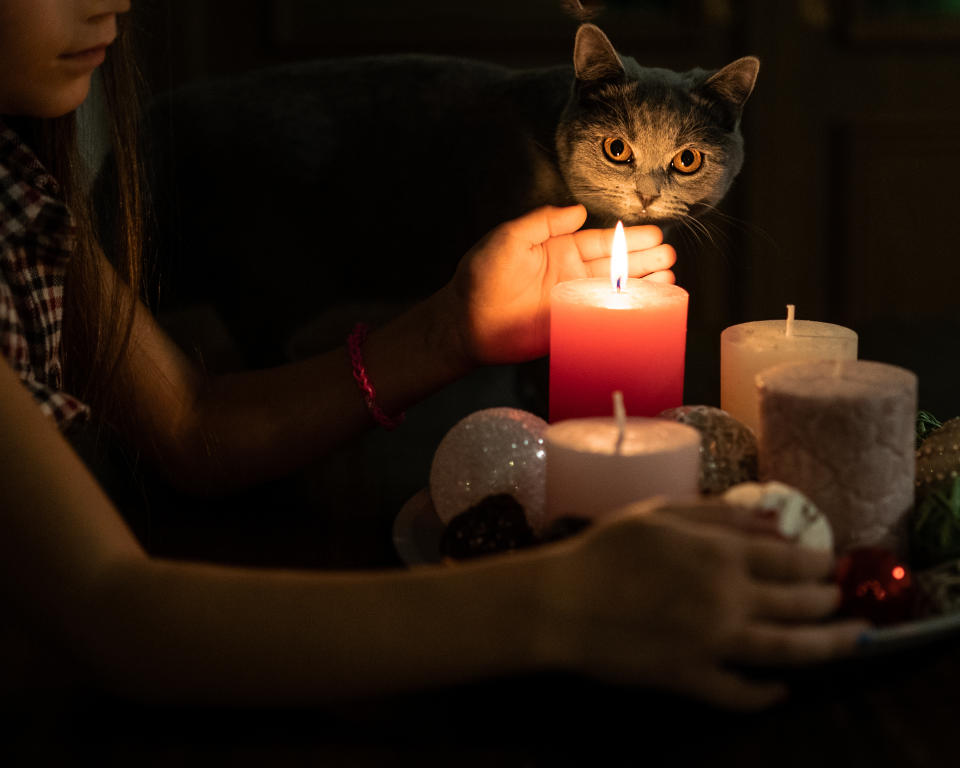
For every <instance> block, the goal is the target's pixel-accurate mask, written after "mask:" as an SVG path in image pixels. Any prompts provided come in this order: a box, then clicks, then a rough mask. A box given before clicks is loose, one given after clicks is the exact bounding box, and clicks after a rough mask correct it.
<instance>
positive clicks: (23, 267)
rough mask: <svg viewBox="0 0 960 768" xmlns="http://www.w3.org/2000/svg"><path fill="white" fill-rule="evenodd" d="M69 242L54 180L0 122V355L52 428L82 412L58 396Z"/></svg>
mask: <svg viewBox="0 0 960 768" xmlns="http://www.w3.org/2000/svg"><path fill="white" fill-rule="evenodd" d="M75 245H76V230H75V227H74V223H73V218H72V217H71V215H70V212H69V211H68V210H67V206H66V204H65V203H64V202H63V200H61V199H60V188H59V186H58V184H57V182H56V181H55V180H54V179H53V177H52V176H50V174H48V173H47V172H46V171H45V170H44V168H43V166H42V165H41V164H40V161H39V160H38V159H37V157H36V155H34V154H33V152H31V151H30V149H29V148H28V147H27V146H25V145H24V144H23V142H22V141H20V138H19V137H18V136H17V134H16V133H14V132H13V131H12V130H11V129H10V128H9V127H7V125H6V124H5V123H4V122H3V121H2V120H0V354H2V355H3V356H4V357H5V358H6V359H7V362H9V363H10V366H11V367H12V368H13V370H14V371H15V372H16V373H17V374H18V375H19V376H20V380H21V381H22V382H23V384H24V386H25V387H26V388H27V389H28V390H30V393H31V394H32V395H33V397H34V399H35V400H36V401H37V404H38V405H39V406H40V410H41V411H42V412H43V413H45V414H47V415H48V416H51V417H53V418H54V419H55V420H56V422H57V426H59V427H60V429H65V428H66V427H67V426H68V425H69V424H70V423H71V422H72V421H73V420H74V419H75V418H77V417H83V418H86V417H87V416H88V415H89V409H88V408H87V406H86V405H84V404H83V403H81V402H80V401H78V400H77V399H76V398H74V397H71V396H70V395H68V394H66V393H65V392H63V391H61V387H62V386H63V370H62V365H61V346H60V345H61V333H62V327H63V284H64V277H65V274H66V268H67V262H68V260H69V259H70V257H71V256H72V254H73V252H74V248H75Z"/></svg>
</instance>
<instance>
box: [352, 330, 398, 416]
mask: <svg viewBox="0 0 960 768" xmlns="http://www.w3.org/2000/svg"><path fill="white" fill-rule="evenodd" d="M369 331H370V329H369V328H368V327H367V324H366V323H357V324H356V325H355V326H353V330H352V331H351V332H350V335H349V336H347V350H348V351H349V352H350V363H351V365H352V366H353V378H354V380H355V381H356V382H357V386H358V387H360V391H361V392H362V393H363V400H364V402H365V403H366V404H367V410H368V411H370V415H371V416H373V418H374V419H375V420H376V422H377V423H378V424H379V425H380V426H382V427H385V428H386V429H396V428H397V427H399V426H400V425H401V424H402V423H403V413H400V414H398V415H397V416H395V417H393V416H388V415H387V414H386V413H385V412H384V410H383V408H381V407H380V406H379V405H377V390H375V389H374V388H373V384H372V383H371V382H370V377H369V376H367V368H366V366H365V365H364V364H363V352H362V351H361V347H362V346H363V342H365V341H366V340H367V333H368V332H369Z"/></svg>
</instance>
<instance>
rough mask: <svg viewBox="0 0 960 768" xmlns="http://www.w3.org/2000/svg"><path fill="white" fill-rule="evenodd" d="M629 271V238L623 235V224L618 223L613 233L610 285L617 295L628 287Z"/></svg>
mask: <svg viewBox="0 0 960 768" xmlns="http://www.w3.org/2000/svg"><path fill="white" fill-rule="evenodd" d="M628 270H629V262H628V260H627V237H626V235H624V233H623V222H622V221H618V222H617V228H616V229H615V230H614V231H613V248H611V249H610V285H611V286H612V287H613V289H614V290H615V291H616V292H617V293H620V290H621V288H622V287H623V286H624V285H626V282H627V274H628Z"/></svg>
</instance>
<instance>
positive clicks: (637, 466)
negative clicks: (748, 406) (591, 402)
mask: <svg viewBox="0 0 960 768" xmlns="http://www.w3.org/2000/svg"><path fill="white" fill-rule="evenodd" d="M543 438H544V446H545V448H546V452H547V483H546V485H547V488H546V516H547V519H548V520H555V519H557V518H559V517H568V516H569V517H586V518H598V517H602V516H604V515H605V514H606V513H608V512H612V511H613V510H615V509H617V508H618V507H622V506H623V505H625V504H629V503H631V502H634V501H640V500H641V499H646V498H649V497H651V496H659V495H661V494H663V495H669V496H687V495H691V494H696V493H697V488H698V486H697V482H698V478H699V474H700V433H699V432H698V431H697V430H696V429H694V428H693V427H690V426H688V425H686V424H680V423H679V422H675V421H670V420H668V419H657V418H647V417H640V416H634V417H627V418H626V419H625V420H624V422H623V423H622V424H618V423H617V419H615V418H610V417H592V418H586V419H567V420H565V421H559V422H557V423H556V424H552V425H551V426H549V427H548V428H547V430H546V431H545V432H544V436H543Z"/></svg>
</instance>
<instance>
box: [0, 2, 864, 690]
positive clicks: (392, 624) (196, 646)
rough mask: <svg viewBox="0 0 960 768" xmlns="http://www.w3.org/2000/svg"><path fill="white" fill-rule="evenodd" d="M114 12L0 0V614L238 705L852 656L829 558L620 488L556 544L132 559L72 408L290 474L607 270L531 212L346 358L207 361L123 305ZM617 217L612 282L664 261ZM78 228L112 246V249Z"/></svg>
mask: <svg viewBox="0 0 960 768" xmlns="http://www.w3.org/2000/svg"><path fill="white" fill-rule="evenodd" d="M128 10H129V3H128V1H127V0H0V115H3V116H4V117H3V118H0V120H2V124H0V349H2V352H3V354H2V355H0V489H2V505H0V600H2V603H0V605H2V606H3V610H4V614H5V618H6V620H7V621H6V623H7V626H8V627H16V628H18V630H19V631H20V632H21V633H22V634H23V635H24V636H26V637H27V638H28V639H29V640H30V645H31V647H32V648H36V647H39V646H40V644H41V641H43V642H44V643H46V644H47V645H49V647H50V648H51V649H52V653H54V654H55V655H56V656H57V657H58V658H60V659H61V660H62V661H63V663H64V664H65V665H67V667H68V668H70V669H72V670H73V671H74V672H75V673H76V674H78V675H79V676H80V677H81V679H83V680H87V681H93V682H95V683H96V684H99V685H104V686H109V687H112V688H113V689H115V690H119V691H122V692H126V693H128V694H130V695H133V696H137V697H142V698H147V699H154V700H156V699H171V700H182V701H200V700H208V701H230V702H237V701H246V702H250V703H259V704H263V703H269V702H283V703H289V702H294V701H319V700H325V699H326V700H329V699H334V698H337V697H355V696H362V695H370V694H379V693H385V692H388V691H397V690H405V689H411V688H415V687H423V686H429V685H438V684H445V683H453V682H458V681H465V680H470V679H476V678H480V677H483V676H489V675H500V674H507V673H513V672H520V671H529V670H534V669H545V668H552V669H567V670H575V671H579V672H582V673H584V674H588V675H593V676H598V677H601V678H607V679H610V680H616V681H625V682H633V683H641V684H648V685H658V686H662V687H669V688H671V689H674V690H679V691H684V692H687V693H689V694H692V695H695V696H698V697H701V698H705V699H708V700H711V701H714V702H717V703H719V704H722V705H726V706H732V707H760V706H764V705H767V704H770V703H771V702H773V701H775V700H776V699H778V698H779V697H781V696H782V695H783V693H784V689H783V687H782V686H781V685H780V684H778V683H774V682H754V681H748V680H746V679H745V678H743V677H741V676H740V675H738V674H736V673H734V672H732V671H730V670H729V669H727V668H726V667H725V665H726V664H727V663H729V662H738V663H742V664H772V665H781V664H789V663H808V662H818V661H822V660H825V659H829V658H833V657H836V656H838V655H841V654H845V653H849V652H850V651H851V650H852V649H853V647H854V644H855V639H856V637H857V635H858V634H859V633H860V632H861V631H862V629H863V624H862V623H861V622H853V621H850V622H835V623H823V622H822V621H821V620H822V619H823V618H824V617H826V616H828V615H829V614H831V613H832V612H833V611H834V610H835V609H836V607H837V604H838V601H839V594H838V590H837V589H836V587H834V586H831V585H828V584H826V583H824V582H823V580H824V578H825V577H826V576H827V575H828V574H829V572H830V569H831V558H830V557H829V556H828V555H826V554H822V553H818V552H813V551H807V550H803V549H801V548H798V547H794V546H792V545H790V544H787V543H784V542H782V541H778V540H776V539H775V538H774V537H772V536H762V535H757V534H749V533H746V532H745V527H746V524H747V518H746V516H745V513H743V512H741V511H737V510H733V511H731V510H729V509H725V508H719V507H715V506H712V505H708V504H704V503H691V504H689V505H673V506H663V505H660V506H658V505H657V504H655V503H648V504H644V505H637V506H635V507H634V508H632V509H628V510H625V511H624V513H623V514H622V515H619V516H618V517H617V519H616V520H614V521H611V522H609V523H606V524H603V525H597V526H594V527H593V528H592V530H591V531H590V532H589V533H587V534H585V535H583V536H580V537H577V538H576V539H571V540H568V541H566V542H561V543H559V544H555V545H552V546H547V547H542V548H539V549H537V550H535V551H530V552H528V553H525V554H522V555H521V554H518V555H513V556H510V557H492V558H489V559H487V560H486V561H484V562H474V563H470V564H465V565H461V566H458V567H449V568H448V567H423V568H419V569H414V570H411V571H386V572H363V573H357V572H350V573H329V572H324V573H316V572H304V571H285V570H276V571H265V570H260V571H255V570H248V569H242V568H231V567H223V566H216V565H210V564H204V563H189V562H171V561H165V560H162V559H158V558H153V557H150V556H149V555H148V554H147V553H146V552H145V551H144V550H143V548H142V547H141V545H140V544H139V542H138V541H137V540H136V538H135V537H134V536H133V535H132V534H131V532H130V530H129V529H128V528H127V526H126V525H125V524H124V522H123V518H122V517H121V516H120V514H119V512H118V510H117V509H116V508H114V506H113V505H112V504H111V502H110V500H109V498H108V497H107V495H106V494H105V493H104V491H103V490H102V489H101V487H99V486H98V484H97V482H96V481H95V480H94V479H93V477H92V475H91V474H90V473H89V472H88V470H87V468H86V467H85V465H84V464H83V462H82V461H81V460H80V459H79V458H78V456H77V455H76V454H75V453H74V452H73V451H72V450H71V448H70V445H69V443H68V442H67V440H66V439H65V437H64V434H65V433H67V432H68V431H69V429H70V426H71V424H74V423H76V422H78V420H82V419H88V418H92V419H96V420H98V421H101V422H107V421H109V422H110V423H112V424H113V425H114V426H115V427H116V428H117V429H118V430H119V431H120V433H121V434H122V435H123V436H124V438H125V439H126V440H127V441H129V443H130V444H131V445H133V446H136V448H137V449H138V450H140V451H141V452H142V453H143V454H144V455H145V456H147V457H148V458H149V459H150V460H151V461H152V462H154V463H155V464H156V465H157V466H160V467H162V468H163V469H164V471H165V472H166V473H167V474H168V475H169V476H170V478H171V479H172V480H173V481H174V482H175V483H176V484H177V485H179V486H180V487H181V488H187V489H192V490H195V491H198V492H203V493H209V492H213V491H224V490H229V489H234V488H237V487H239V486H240V485H241V484H252V483H257V482H260V481H263V480H266V479H268V478H270V477H275V476H279V475H282V474H285V473H289V472H291V471H293V470H295V469H296V468H298V467H299V466H302V465H303V464H305V463H306V462H307V461H308V460H309V459H311V458H313V457H317V456H322V455H324V454H325V453H326V452H327V451H329V450H330V449H331V448H332V447H333V446H335V445H337V443H338V442H340V441H341V440H343V439H345V438H346V437H348V436H350V435H352V434H355V433H356V432H358V431H359V430H362V429H365V428H367V427H368V426H370V425H371V424H372V423H373V422H374V421H381V422H386V421H388V420H389V419H391V418H393V417H394V416H395V415H396V414H398V413H400V412H401V411H402V410H403V408H405V407H406V406H408V405H409V404H411V403H414V402H416V401H417V400H418V399H420V398H423V397H424V396H426V395H427V394H429V393H430V392H432V391H434V390H435V389H437V388H438V387H442V386H444V385H446V384H448V383H450V382H452V381H454V380H455V379H457V378H458V377H461V376H463V375H464V374H465V373H467V372H468V371H469V370H470V369H471V368H473V367H474V366H477V365H482V364H491V363H507V362H515V361H522V360H529V359H532V358H535V357H537V356H542V355H543V354H545V352H546V349H547V321H548V314H547V306H548V297H549V292H550V288H551V287H552V286H553V285H554V284H555V283H557V282H558V281H561V280H567V279H571V278H576V277H581V276H586V275H592V274H604V273H605V272H606V271H608V269H609V265H608V263H607V261H606V258H605V257H604V255H603V254H604V252H605V251H606V248H607V243H609V241H610V233H609V232H599V231H589V230H580V229H579V228H580V226H581V225H582V224H583V222H584V220H585V211H584V209H583V208H582V207H580V206H573V207H569V208H545V209H541V210H536V211H533V212H531V213H530V214H528V215H526V216H523V217H521V218H519V219H517V220H515V221H510V222H507V223H505V224H503V225H501V226H500V227H498V228H496V229H495V230H493V231H492V232H491V233H490V234H489V235H488V236H487V237H486V238H484V239H483V240H482V241H481V242H480V243H478V244H477V245H476V246H475V247H474V248H473V249H472V250H471V251H470V252H469V253H467V254H466V256H464V258H463V259H462V261H461V262H460V264H459V266H458V269H457V271H456V274H455V276H454V278H453V279H452V280H451V282H450V283H449V284H447V285H445V286H443V287H442V288H441V289H440V290H439V291H437V292H436V293H435V294H433V295H432V296H431V297H430V298H428V299H426V300H425V301H423V302H422V303H420V304H419V305H417V306H415V307H414V308H413V309H411V310H410V311H409V312H407V313H406V314H404V315H402V316H401V317H399V318H398V319H396V320H394V321H393V322H391V323H389V324H388V325H386V326H384V327H382V328H381V329H379V330H377V331H376V332H374V333H372V334H371V335H370V336H369V338H366V339H364V338H362V337H361V336H359V335H355V336H353V337H352V338H351V343H350V348H351V349H350V351H351V353H352V354H350V355H348V353H347V351H346V350H345V349H342V348H341V349H338V350H334V351H332V352H330V353H328V354H326V355H322V356H320V357H317V358H314V359H311V360H308V361H305V362H302V363H298V364H296V365H291V366H287V367H284V368H280V369H276V370H270V371H257V372H249V373H243V374H236V375H230V376H223V377H219V378H213V379H208V378H206V377H205V376H204V375H203V374H202V373H201V372H200V371H198V370H197V369H196V368H195V367H194V366H193V365H192V364H191V363H190V362H189V361H188V359H187V358H186V357H185V356H184V355H183V354H182V353H181V352H180V350H179V349H177V347H176V346H175V345H174V344H172V343H171V341H170V340H169V339H168V338H167V337H166V336H165V335H164V334H163V332H162V331H161V330H160V329H159V327H158V326H157V324H156V323H155V322H154V320H153V318H152V317H151V315H150V314H149V312H148V311H147V310H146V309H145V307H144V306H143V304H142V303H141V302H140V301H139V300H138V299H137V295H138V288H139V287H140V286H139V281H140V275H141V273H142V272H141V269H140V265H139V262H138V259H139V255H140V245H141V243H140V241H141V237H140V234H139V233H140V223H139V222H140V217H141V213H142V208H143V207H144V206H143V202H142V199H143V198H142V197H141V188H140V187H139V185H138V183H137V181H136V168H137V162H136V156H135V152H134V149H133V148H134V146H135V141H134V138H135V135H134V132H135V130H136V122H135V120H134V119H133V117H132V115H131V111H130V109H131V106H132V102H131V97H130V95H129V92H127V91H125V90H124V85H125V82H126V75H127V74H129V67H128V66H127V64H126V61H127V59H126V54H125V51H124V48H125V46H126V42H127V41H126V38H125V35H124V33H123V14H125V13H126V12H127V11H128ZM104 60H106V65H105V66H104V69H103V81H104V88H105V92H106V96H107V99H106V101H107V105H108V108H109V110H110V113H111V114H110V119H111V121H112V122H111V125H112V136H113V141H114V152H115V156H116V158H117V164H118V169H119V170H118V177H119V183H118V188H117V190H116V194H117V201H116V202H115V203H114V205H115V208H116V210H117V211H118V212H119V215H118V216H117V217H116V218H117V220H118V223H117V232H114V233H102V237H101V238H99V239H98V233H96V232H95V228H94V226H93V224H92V220H93V217H92V216H91V214H90V210H91V207H92V203H91V201H90V200H88V199H86V197H85V195H84V191H83V190H84V188H85V187H84V185H83V178H82V175H81V164H80V161H79V159H78V156H77V146H76V139H75V135H74V134H75V131H74V125H75V118H74V111H75V110H76V109H77V108H78V107H79V106H80V104H81V103H82V102H83V101H84V99H85V98H86V95H87V92H88V90H89V88H90V82H91V77H92V74H93V72H94V71H95V70H96V69H97V68H98V67H99V66H100V64H101V63H103V62H104ZM627 238H628V245H629V249H630V273H631V275H634V276H644V275H648V276H650V277H651V279H660V280H668V281H669V280H672V279H673V277H672V274H671V273H670V271H669V268H670V266H671V265H672V263H673V260H674V254H673V252H672V250H671V249H670V247H669V246H666V245H663V244H662V243H661V234H660V232H659V230H657V229H656V228H655V227H649V226H648V227H634V228H631V229H630V230H629V231H628V233H627ZM99 241H102V242H108V241H109V242H112V243H114V244H115V247H117V248H118V249H120V251H121V252H120V253H118V254H117V255H116V258H115V259H113V260H112V261H113V262H114V263H116V264H117V265H118V266H117V267H114V266H111V263H110V262H108V261H107V259H106V258H105V257H104V255H103V252H102V250H101V248H100V245H99V244H98V242H99ZM358 381H360V382H361V384H363V385H364V386H363V387H358V384H357V382H358ZM374 385H375V389H374ZM131 414H135V418H134V417H132V416H131ZM674 594H676V595H682V596H683V600H682V601H681V600H674V599H670V595H674ZM0 658H3V659H4V660H7V659H9V658H11V654H9V653H3V654H0ZM0 679H4V680H10V677H9V676H8V675H6V674H0ZM26 682H27V684H28V685H30V686H31V687H33V686H35V685H36V683H37V680H36V678H28V679H27V681H26Z"/></svg>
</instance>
